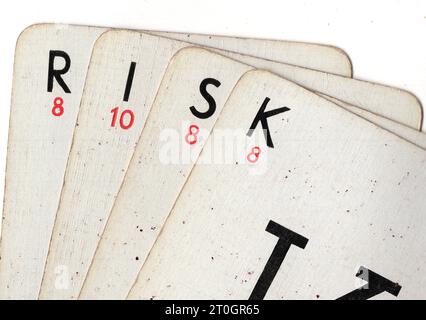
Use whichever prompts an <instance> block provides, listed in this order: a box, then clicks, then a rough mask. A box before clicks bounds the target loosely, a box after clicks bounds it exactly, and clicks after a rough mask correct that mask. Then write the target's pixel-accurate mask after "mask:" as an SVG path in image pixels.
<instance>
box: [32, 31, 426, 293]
mask: <svg viewBox="0 0 426 320" xmlns="http://www.w3.org/2000/svg"><path fill="white" fill-rule="evenodd" d="M187 46H189V44H187V43H184V42H179V41H175V40H169V39H166V38H160V37H156V36H152V35H149V34H144V33H139V32H134V31H125V30H121V31H120V30H114V31H109V32H107V33H104V34H103V35H102V36H101V37H100V39H98V41H97V43H96V45H95V48H94V51H93V54H92V60H91V66H90V68H89V72H88V76H87V79H86V87H85V93H84V94H83V99H82V104H81V107H80V113H79V119H78V121H77V127H76V131H75V133H74V138H73V147H72V149H71V153H70V156H69V159H68V167H67V171H66V173H65V180H64V188H63V189H62V194H61V203H60V205H59V209H58V213H57V218H56V222H55V228H54V232H53V233H52V241H51V244H50V251H49V257H48V259H47V263H46V268H45V275H44V281H43V285H42V289H41V293H40V297H41V298H76V297H77V295H78V293H79V292H80V289H81V286H82V283H83V280H84V278H85V276H86V274H87V270H88V267H89V265H90V261H91V260H92V258H93V254H94V252H95V250H96V247H97V243H98V241H99V238H100V236H101V235H102V233H103V229H104V227H105V224H106V221H107V219H108V216H109V213H110V211H111V208H112V205H113V203H114V200H115V198H116V196H117V194H118V191H119V188H120V186H121V183H122V181H123V178H124V175H125V172H126V170H127V167H128V164H129V162H130V158H131V156H132V154H133V151H134V148H135V145H136V143H137V140H138V138H139V135H140V132H141V130H142V128H143V126H144V123H145V120H146V116H147V114H148V112H149V110H150V108H151V105H152V102H153V99H154V96H155V92H156V90H157V88H158V86H159V83H160V80H161V78H162V76H163V74H164V71H165V69H166V66H167V64H168V62H169V60H170V58H171V57H172V56H173V54H174V53H175V52H177V51H178V50H180V49H182V48H184V47H187ZM163 48H164V49H163ZM159 52H161V54H159ZM223 53H224V54H226V55H228V56H231V57H233V58H235V59H238V60H240V61H246V60H248V61H250V62H251V63H252V64H254V63H256V64H260V65H264V62H263V61H264V60H262V59H256V58H253V57H248V56H244V55H240V54H236V53H230V52H223ZM137 65H139V68H138V67H137ZM267 65H269V66H270V67H271V68H272V66H274V68H275V67H276V68H277V72H280V75H282V74H284V75H288V77H292V76H293V75H296V76H295V77H297V75H299V73H300V74H303V75H306V76H308V77H309V78H310V81H312V82H313V83H314V84H315V83H319V85H318V87H320V88H322V89H323V90H324V91H325V92H324V93H329V91H330V90H334V91H336V92H337V93H338V94H339V93H340V95H341V96H342V97H344V98H346V97H351V95H350V94H349V92H353V93H355V92H360V91H362V92H363V90H368V91H367V92H366V94H365V95H364V94H363V95H360V96H359V97H357V99H358V100H359V101H366V103H367V104H369V103H370V102H373V103H372V108H373V109H375V108H376V106H379V107H380V108H381V106H380V105H378V104H377V101H378V100H377V99H372V97H374V96H375V95H376V94H377V92H380V93H382V94H384V93H386V92H388V91H389V97H391V98H392V99H390V100H389V102H388V104H387V108H384V111H386V112H388V114H389V115H390V116H391V114H393V113H395V112H396V113H398V114H400V113H403V114H408V115H409V114H414V116H413V117H411V119H412V120H413V122H412V123H411V124H412V125H413V126H418V124H414V122H416V123H419V122H420V120H419V119H418V116H417V115H416V114H420V112H419V111H418V107H419V106H418V105H417V104H412V103H411V101H412V100H413V98H412V97H411V96H410V95H408V94H405V93H404V92H400V91H396V90H393V89H391V88H388V87H383V86H379V85H371V84H368V86H365V85H364V84H362V85H361V87H359V83H362V82H361V81H355V85H353V86H352V82H349V83H347V85H346V86H345V90H341V91H338V90H336V89H329V88H331V87H332V86H328V85H326V84H323V83H322V81H325V80H328V79H333V80H330V81H332V82H333V81H337V78H334V77H337V76H333V75H328V76H324V74H323V73H321V72H318V71H310V72H309V70H308V69H304V68H299V67H293V66H288V65H284V64H280V63H276V64H275V63H273V62H270V64H269V63H268V64H267ZM256 66H257V65H256ZM341 78H343V77H341ZM320 80H321V81H320ZM207 84H208V82H207V83H205V85H207ZM200 85H201V84H200ZM213 85H214V83H213ZM216 85H218V84H216ZM343 85H344V84H343ZM338 86H339V87H340V86H341V84H338ZM376 88H377V90H376ZM370 89H373V91H374V92H373V93H370ZM395 95H397V96H401V99H395ZM352 99H353V98H352ZM381 99H382V98H381ZM385 100H386V101H387V99H385ZM396 101H399V102H402V103H401V104H400V103H398V102H397V103H395V102H396ZM405 102H408V104H407V105H406V104H403V103H405ZM382 109H383V108H382ZM407 109H410V111H408V110H407ZM411 109H414V110H411ZM376 111H377V110H376ZM406 119H407V118H406ZM88 137H89V138H88Z"/></svg>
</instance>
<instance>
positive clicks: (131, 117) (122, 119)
mask: <svg viewBox="0 0 426 320" xmlns="http://www.w3.org/2000/svg"><path fill="white" fill-rule="evenodd" d="M118 109H119V107H115V108H114V109H112V110H111V113H112V121H111V127H115V124H116V123H117V118H118V114H119V110H118ZM126 115H128V116H129V117H127V118H129V119H128V120H127V121H126ZM126 122H127V123H126ZM133 122H135V115H134V114H133V111H132V110H129V109H126V110H124V111H123V112H121V114H120V127H121V129H124V130H127V129H129V128H131V127H132V126H133Z"/></svg>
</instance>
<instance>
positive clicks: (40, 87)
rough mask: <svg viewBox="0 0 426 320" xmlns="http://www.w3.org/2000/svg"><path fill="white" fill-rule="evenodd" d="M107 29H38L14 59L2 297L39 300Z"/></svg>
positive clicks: (23, 38) (23, 39)
mask: <svg viewBox="0 0 426 320" xmlns="http://www.w3.org/2000/svg"><path fill="white" fill-rule="evenodd" d="M102 32H103V29H100V28H94V27H83V26H80V27H67V26H56V27H52V26H48V25H35V26H31V27H29V28H27V29H26V30H24V31H23V32H22V34H21V35H20V37H19V39H18V42H17V46H16V54H15V66H14V79H13V92H12V104H11V112H10V127H9V142H8V153H7V165H6V182H5V193H4V208H3V224H2V243H1V259H0V298H2V299H7V298H22V299H33V298H36V297H37V294H38V289H39V286H40V282H41V276H42V274H43V268H44V262H45V257H46V255H47V249H48V242H49V239H50V234H51V230H52V227H53V222H54V218H55V213H56V210H57V207H58V202H59V195H60V191H61V188H62V180H63V175H64V172H65V166H66V162H67V158H68V153H69V149H70V146H71V137H72V133H73V131H74V127H75V121H76V118H77V112H78V107H79V105H80V98H81V94H82V91H83V86H84V78H85V75H86V71H87V66H88V64H89V59H90V52H91V50H90V48H91V47H92V45H93V43H94V41H95V40H96V39H97V37H98V36H99V35H100V34H101V33H102Z"/></svg>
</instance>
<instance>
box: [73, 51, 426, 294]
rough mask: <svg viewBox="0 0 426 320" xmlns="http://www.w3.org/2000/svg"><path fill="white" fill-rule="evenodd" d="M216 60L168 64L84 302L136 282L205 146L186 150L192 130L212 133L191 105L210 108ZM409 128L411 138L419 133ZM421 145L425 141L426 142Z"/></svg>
mask: <svg viewBox="0 0 426 320" xmlns="http://www.w3.org/2000/svg"><path fill="white" fill-rule="evenodd" d="M212 59H216V60H217V59H219V60H221V61H222V63H223V64H226V63H230V62H229V59H227V58H225V57H221V56H217V55H215V54H213V53H210V52H208V51H206V50H203V49H197V48H188V49H182V50H181V51H180V52H179V53H178V54H177V55H176V56H175V57H174V59H173V60H172V62H171V63H170V65H169V67H168V69H167V71H166V74H165V76H164V78H163V81H162V83H161V87H160V89H159V92H158V94H157V98H156V100H155V102H154V105H153V107H152V111H151V113H150V115H149V118H148V120H147V124H146V126H145V128H144V130H143V132H142V134H141V137H140V139H139V142H138V145H137V147H136V151H135V153H134V155H133V158H132V161H131V162H130V165H129V168H128V171H127V173H126V178H125V180H124V182H123V184H122V186H121V188H120V192H119V193H118V196H117V199H116V201H115V204H114V206H113V208H112V211H111V214H110V218H109V221H108V224H107V226H106V228H105V231H104V233H103V235H102V240H101V241H100V243H99V245H98V248H97V251H96V255H95V256H94V259H93V261H92V264H91V268H90V272H89V273H88V276H87V278H86V280H85V282H84V286H83V289H82V292H81V294H80V298H81V299H123V298H125V297H126V295H127V293H128V292H129V290H130V288H131V285H132V284H133V283H134V281H135V279H136V275H137V273H138V272H139V269H140V268H141V266H142V265H143V263H144V261H145V259H146V256H147V255H148V253H149V250H150V248H151V246H152V244H153V242H154V241H155V239H156V237H157V235H158V233H159V232H160V230H161V228H162V226H163V223H164V221H165V219H166V217H167V215H168V213H169V212H170V210H171V208H172V205H173V203H174V202H175V201H176V198H177V197H178V195H179V192H180V190H181V189H182V186H183V185H184V183H185V181H186V179H187V177H188V176H189V174H190V172H191V169H192V163H193V161H195V160H196V158H197V157H196V156H197V155H198V152H199V148H200V147H201V146H202V143H201V145H200V144H196V145H195V147H196V148H195V151H193V154H191V149H190V150H186V148H187V147H188V144H187V143H185V137H186V135H187V133H188V132H187V131H188V127H189V126H191V125H193V126H197V128H200V129H199V130H200V132H201V130H205V133H204V135H203V139H205V138H206V137H207V136H208V134H209V132H210V130H208V129H207V130H206V128H202V129H201V125H200V122H201V124H202V121H204V120H200V119H199V118H197V117H196V115H194V114H192V112H191V109H190V106H194V105H195V106H200V105H201V106H203V107H202V109H203V110H209V109H210V103H211V102H209V103H208V104H207V102H206V101H205V100H204V99H205V98H206V97H205V96H204V97H203V96H202V95H201V94H200V93H198V94H197V92H198V90H199V87H200V82H201V79H205V78H213V79H216V80H217V81H219V82H221V81H222V80H221V79H222V78H221V76H224V74H220V75H219V74H218V72H219V70H215V69H212V67H214V68H217V66H218V65H219V63H217V64H216V65H214V66H210V65H209V66H205V67H203V66H204V65H205V61H210V60H212ZM219 69H221V68H219ZM208 75H211V76H208ZM191 89H192V90H191ZM213 89H214V87H212V89H211V90H210V91H212V90H213ZM226 89H228V88H226ZM223 90H224V89H222V88H218V89H215V90H214V91H212V92H211V94H212V96H213V101H215V100H214V99H215V95H219V96H218V98H219V101H221V102H222V101H223V97H222V95H223V94H225V95H228V94H229V92H223ZM194 91H195V92H194ZM213 92H214V93H213ZM205 105H206V106H205ZM342 106H343V107H345V108H346V109H348V110H349V111H355V112H358V113H360V115H361V116H365V117H374V115H371V114H369V115H367V114H365V111H363V110H361V109H358V108H353V107H351V106H349V105H347V104H345V105H342ZM216 108H217V109H218V110H217V112H220V108H221V105H220V104H219V103H217V104H216ZM235 120H236V121H238V117H236V119H235ZM375 120H377V121H379V120H381V121H382V123H381V125H383V126H387V127H392V126H393V125H395V124H393V123H389V120H386V119H382V118H380V117H378V118H377V119H375ZM407 130H411V131H412V135H413V136H414V134H420V133H419V132H416V131H414V130H412V129H408V128H407ZM419 140H421V139H419ZM203 141H204V140H203ZM421 141H423V142H426V138H424V137H423V140H421ZM165 142H167V145H165ZM164 145H165V146H164ZM181 148H184V149H181ZM135 190H137V192H135Z"/></svg>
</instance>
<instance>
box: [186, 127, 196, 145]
mask: <svg viewBox="0 0 426 320" xmlns="http://www.w3.org/2000/svg"><path fill="white" fill-rule="evenodd" d="M198 132H200V128H199V127H198V126H196V125H195V124H192V125H190V126H189V130H188V133H187V135H186V136H185V141H186V143H188V144H194V143H197V140H198V137H197V134H198Z"/></svg>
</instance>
